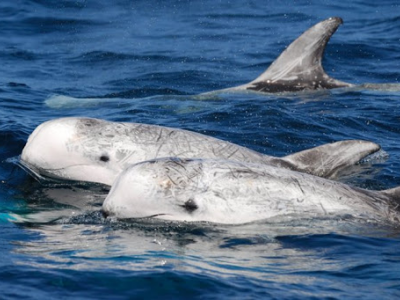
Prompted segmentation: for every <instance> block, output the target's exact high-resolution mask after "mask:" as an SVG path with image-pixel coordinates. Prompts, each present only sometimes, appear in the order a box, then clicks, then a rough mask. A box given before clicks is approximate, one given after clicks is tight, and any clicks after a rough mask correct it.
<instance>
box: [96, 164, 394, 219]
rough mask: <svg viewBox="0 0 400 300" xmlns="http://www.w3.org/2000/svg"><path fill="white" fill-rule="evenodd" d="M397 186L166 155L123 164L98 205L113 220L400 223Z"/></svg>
mask: <svg viewBox="0 0 400 300" xmlns="http://www.w3.org/2000/svg"><path fill="white" fill-rule="evenodd" d="M399 200H400V197H399V190H397V189H396V190H389V191H383V192H376V191H368V190H363V189H359V188H353V187H350V186H348V185H345V184H343V183H340V182H336V181H331V180H328V179H324V178H320V177H316V176H312V175H309V174H305V173H300V172H296V171H290V170H286V169H282V168H276V167H273V166H268V165H255V164H248V163H240V162H233V161H226V160H201V159H178V158H165V159H158V160H152V161H148V162H142V163H139V164H136V165H133V166H131V167H129V168H128V169H127V170H125V171H124V172H123V173H121V175H120V176H119V177H118V179H117V180H116V182H115V184H114V185H113V187H112V189H111V191H110V193H109V195H108V196H107V198H106V200H105V201H104V204H103V212H104V214H105V215H111V216H115V217H117V218H143V217H157V218H161V219H167V220H179V221H211V222H216V223H227V224H235V223H246V222H252V221H256V220H262V219H268V218H275V217H279V216H288V215H290V216H292V217H294V218H296V217H297V218H299V217H316V216H335V215H336V216H337V215H353V216H356V217H362V218H367V219H373V220H383V221H386V220H389V221H391V222H396V223H397V222H399V217H400V212H399V210H398V205H399V203H400V202H399Z"/></svg>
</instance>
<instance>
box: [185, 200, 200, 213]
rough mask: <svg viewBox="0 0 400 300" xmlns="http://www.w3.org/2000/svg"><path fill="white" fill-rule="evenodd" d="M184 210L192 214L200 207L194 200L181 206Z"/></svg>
mask: <svg viewBox="0 0 400 300" xmlns="http://www.w3.org/2000/svg"><path fill="white" fill-rule="evenodd" d="M181 206H182V207H183V208H184V209H186V210H187V211H188V212H190V213H192V212H194V211H195V210H196V209H198V208H199V207H198V206H197V204H196V202H194V200H193V199H189V200H188V201H186V202H185V204H183V205H181Z"/></svg>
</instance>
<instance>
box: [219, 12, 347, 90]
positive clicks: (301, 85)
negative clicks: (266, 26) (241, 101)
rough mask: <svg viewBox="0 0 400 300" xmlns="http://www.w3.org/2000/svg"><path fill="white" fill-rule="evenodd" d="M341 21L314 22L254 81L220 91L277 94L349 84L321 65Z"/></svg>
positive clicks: (334, 18)
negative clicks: (329, 42) (326, 48)
mask: <svg viewBox="0 0 400 300" xmlns="http://www.w3.org/2000/svg"><path fill="white" fill-rule="evenodd" d="M342 23H343V20H342V19H341V18H339V17H331V18H329V19H326V20H324V21H322V22H319V23H317V24H316V25H314V26H312V27H311V28H309V29H308V30H307V31H305V32H304V33H303V34H302V35H301V36H300V37H298V38H297V39H296V40H295V41H294V42H292V43H291V44H290V45H289V46H288V47H287V48H286V50H285V51H283V52H282V53H281V55H280V56H279V57H278V58H277V59H276V60H275V61H274V62H273V63H272V64H271V66H270V67H269V68H268V69H267V70H266V71H265V72H264V73H263V74H261V75H260V76H259V77H257V78H256V79H255V80H253V81H251V82H250V83H247V84H244V85H241V86H238V87H233V88H228V89H225V90H223V91H232V90H237V91H241V90H250V91H257V92H265V93H280V92H298V91H302V90H320V89H333V88H341V87H353V86H354V85H353V84H350V83H346V82H342V81H339V80H336V79H333V78H331V77H329V75H327V74H326V73H325V71H324V68H323V67H322V57H323V55H324V51H325V47H326V44H327V43H328V41H329V39H330V38H331V36H332V35H333V34H334V33H335V31H336V30H337V28H338V27H339V26H340V25H341V24H342Z"/></svg>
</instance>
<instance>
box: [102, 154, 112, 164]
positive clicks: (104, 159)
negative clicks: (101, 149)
mask: <svg viewBox="0 0 400 300" xmlns="http://www.w3.org/2000/svg"><path fill="white" fill-rule="evenodd" d="M109 160H110V157H109V156H108V155H107V154H103V155H102V156H100V161H104V162H108V161H109Z"/></svg>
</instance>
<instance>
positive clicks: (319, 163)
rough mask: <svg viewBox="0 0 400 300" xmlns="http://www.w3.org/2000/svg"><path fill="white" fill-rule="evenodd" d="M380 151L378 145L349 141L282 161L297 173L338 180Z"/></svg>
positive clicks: (292, 156) (302, 153) (305, 152)
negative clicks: (347, 169)
mask: <svg viewBox="0 0 400 300" xmlns="http://www.w3.org/2000/svg"><path fill="white" fill-rule="evenodd" d="M380 149H381V147H380V146H379V145H378V144H375V143H372V142H368V141H362V140H347V141H341V142H336V143H331V144H325V145H322V146H319V147H315V148H312V149H307V150H304V151H301V152H297V153H294V154H291V155H288V156H285V157H282V158H281V160H283V161H284V162H286V163H288V164H289V166H291V168H292V169H294V170H297V171H301V172H306V173H309V174H313V175H316V176H320V177H324V178H336V177H338V176H339V175H340V173H341V172H343V171H344V170H345V169H346V168H348V167H351V166H354V165H355V164H357V163H358V162H360V160H362V159H363V158H365V157H366V156H368V155H371V154H373V153H375V152H377V151H379V150H380Z"/></svg>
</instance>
